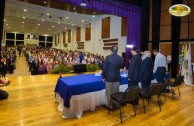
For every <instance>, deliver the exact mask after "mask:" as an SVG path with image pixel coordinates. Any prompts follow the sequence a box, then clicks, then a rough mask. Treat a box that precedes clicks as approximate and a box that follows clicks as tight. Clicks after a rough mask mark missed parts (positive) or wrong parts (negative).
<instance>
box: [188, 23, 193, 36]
mask: <svg viewBox="0 0 194 126" xmlns="http://www.w3.org/2000/svg"><path fill="white" fill-rule="evenodd" d="M189 28H190V29H189V33H190V38H194V22H190V26H189Z"/></svg>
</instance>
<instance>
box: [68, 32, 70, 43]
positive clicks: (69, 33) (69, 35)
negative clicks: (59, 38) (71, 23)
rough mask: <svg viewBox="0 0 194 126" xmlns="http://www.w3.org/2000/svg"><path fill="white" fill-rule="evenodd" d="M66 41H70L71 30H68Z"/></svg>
mask: <svg viewBox="0 0 194 126" xmlns="http://www.w3.org/2000/svg"><path fill="white" fill-rule="evenodd" d="M68 43H71V30H68Z"/></svg>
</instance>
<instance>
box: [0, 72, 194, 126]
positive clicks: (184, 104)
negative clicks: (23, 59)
mask: <svg viewBox="0 0 194 126" xmlns="http://www.w3.org/2000/svg"><path fill="white" fill-rule="evenodd" d="M58 77H59V76H58V75H37V76H19V77H9V78H8V80H11V81H12V82H11V84H10V85H9V86H7V87H3V88H2V89H4V90H6V91H7V92H8V93H9V98H8V99H6V100H2V101H0V126H112V125H121V124H120V118H119V111H114V112H111V113H110V114H109V115H108V114H107V111H106V110H105V109H104V108H103V107H98V108H96V111H94V112H91V111H87V112H85V113H84V115H83V118H81V119H77V118H71V119H62V118H61V114H62V113H61V112H60V111H58V110H57V106H58V104H57V103H55V102H54V88H55V84H56V81H57V79H58ZM180 91H181V97H180V98H179V97H178V96H176V97H175V99H174V100H173V99H172V97H171V95H170V94H169V95H168V96H167V101H165V100H164V97H163V96H162V111H161V112H160V111H159V108H158V106H157V104H156V103H155V102H151V103H150V104H149V105H148V106H147V111H146V114H144V113H143V108H142V100H140V104H139V105H138V106H137V116H134V113H133V107H132V106H130V105H128V106H126V107H124V109H123V120H124V121H123V124H122V125H124V126H129V125H133V126H170V125H174V126H192V125H193V126H194V87H189V86H185V85H184V84H183V85H182V86H181V89H180ZM153 99H154V98H153Z"/></svg>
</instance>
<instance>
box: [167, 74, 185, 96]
mask: <svg viewBox="0 0 194 126" xmlns="http://www.w3.org/2000/svg"><path fill="white" fill-rule="evenodd" d="M183 80H184V77H183V76H181V75H178V76H177V77H176V78H175V81H174V82H170V83H169V86H170V87H171V88H170V93H172V97H173V99H174V95H175V90H174V89H173V87H177V88H178V93H179V97H180V96H181V94H180V90H179V85H181V84H182V82H183Z"/></svg>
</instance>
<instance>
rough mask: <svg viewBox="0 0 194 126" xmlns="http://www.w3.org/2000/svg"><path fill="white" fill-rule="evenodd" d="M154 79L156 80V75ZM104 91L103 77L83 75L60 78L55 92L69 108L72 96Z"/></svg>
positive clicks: (168, 76) (126, 80) (126, 82)
mask: <svg viewBox="0 0 194 126" xmlns="http://www.w3.org/2000/svg"><path fill="white" fill-rule="evenodd" d="M122 74H123V72H121V75H122ZM153 78H155V74H154V75H153ZM165 78H170V74H165ZM123 84H128V79H127V77H123V76H121V85H123ZM103 89H105V83H104V82H103V81H102V78H101V76H95V75H94V74H83V75H77V76H69V77H63V78H59V79H58V81H57V84H56V87H55V92H56V93H59V95H60V97H61V98H63V99H64V106H65V107H67V108H69V107H70V99H71V96H72V95H80V94H84V93H89V92H95V91H100V90H103Z"/></svg>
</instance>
